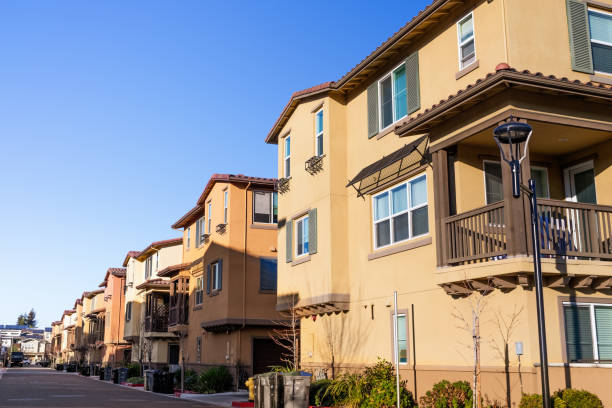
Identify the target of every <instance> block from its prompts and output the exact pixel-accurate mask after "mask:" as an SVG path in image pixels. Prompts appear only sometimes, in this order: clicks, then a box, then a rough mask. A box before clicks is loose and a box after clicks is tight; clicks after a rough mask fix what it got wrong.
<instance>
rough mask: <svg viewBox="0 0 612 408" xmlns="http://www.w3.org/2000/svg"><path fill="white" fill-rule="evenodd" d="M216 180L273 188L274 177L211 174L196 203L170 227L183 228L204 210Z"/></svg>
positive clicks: (274, 183)
mask: <svg viewBox="0 0 612 408" xmlns="http://www.w3.org/2000/svg"><path fill="white" fill-rule="evenodd" d="M218 182H226V183H242V184H244V183H253V184H256V185H258V186H269V187H272V188H275V186H276V179H275V178H266V177H252V176H245V175H244V174H213V175H212V176H211V177H210V179H209V180H208V183H206V187H204V191H202V194H201V195H200V198H199V199H198V202H197V205H196V206H195V207H194V208H192V209H191V210H189V211H188V212H187V214H185V215H183V216H182V217H181V218H180V219H179V220H178V221H176V222H175V223H174V224H172V228H174V229H179V228H185V227H186V226H187V225H189V224H191V223H192V222H193V221H194V220H195V219H196V218H197V216H198V215H199V214H200V212H201V211H203V210H204V207H203V204H204V202H205V200H206V197H207V196H208V194H210V192H211V190H212V188H213V186H214V185H215V183H218Z"/></svg>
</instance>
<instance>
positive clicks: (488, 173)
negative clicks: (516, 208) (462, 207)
mask: <svg viewBox="0 0 612 408" xmlns="http://www.w3.org/2000/svg"><path fill="white" fill-rule="evenodd" d="M484 173H485V201H486V203H487V205H489V204H493V203H496V202H498V201H501V200H503V199H504V189H503V185H502V168H501V163H500V162H490V161H486V162H484Z"/></svg>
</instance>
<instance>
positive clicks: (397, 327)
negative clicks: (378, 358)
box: [392, 312, 408, 365]
mask: <svg viewBox="0 0 612 408" xmlns="http://www.w3.org/2000/svg"><path fill="white" fill-rule="evenodd" d="M402 316H403V317H404V319H406V327H408V316H407V314H406V313H400V312H397V315H396V314H395V313H393V324H394V328H393V330H395V331H397V333H396V336H397V338H396V339H395V340H396V341H397V345H396V347H397V351H399V326H398V320H397V319H398V317H402ZM404 334H406V333H404ZM394 346H395V345H394ZM407 353H408V338H407V337H406V354H407ZM392 354H393V357H394V358H395V357H396V356H395V347H394V348H393V353H392ZM396 361H398V362H399V364H400V365H408V358H406V361H405V362H403V363H402V362H401V361H399V356H397V360H396Z"/></svg>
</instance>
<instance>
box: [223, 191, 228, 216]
mask: <svg viewBox="0 0 612 408" xmlns="http://www.w3.org/2000/svg"><path fill="white" fill-rule="evenodd" d="M227 193H228V191H227V190H225V191H224V192H223V223H224V224H227Z"/></svg>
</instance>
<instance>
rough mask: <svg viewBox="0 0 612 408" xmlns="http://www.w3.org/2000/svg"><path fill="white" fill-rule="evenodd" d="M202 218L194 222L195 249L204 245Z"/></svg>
mask: <svg viewBox="0 0 612 408" xmlns="http://www.w3.org/2000/svg"><path fill="white" fill-rule="evenodd" d="M202 235H204V217H203V216H202V217H200V218H198V220H197V221H196V248H199V247H200V246H202V244H203V243H204V238H203V237H202Z"/></svg>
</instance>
